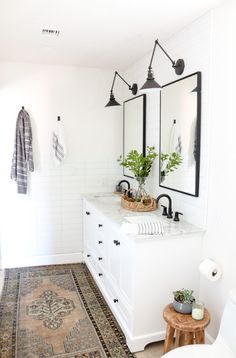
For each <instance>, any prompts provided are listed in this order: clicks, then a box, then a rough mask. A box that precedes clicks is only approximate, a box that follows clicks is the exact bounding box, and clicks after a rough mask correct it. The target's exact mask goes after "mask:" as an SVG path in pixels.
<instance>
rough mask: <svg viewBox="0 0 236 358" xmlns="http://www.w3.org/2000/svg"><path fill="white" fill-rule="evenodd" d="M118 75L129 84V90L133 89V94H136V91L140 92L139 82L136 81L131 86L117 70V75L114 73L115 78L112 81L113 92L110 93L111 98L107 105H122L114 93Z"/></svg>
mask: <svg viewBox="0 0 236 358" xmlns="http://www.w3.org/2000/svg"><path fill="white" fill-rule="evenodd" d="M116 76H119V77H120V78H121V79H122V81H124V82H125V83H126V84H127V86H128V87H129V90H130V91H132V93H133V95H134V96H135V95H136V93H137V92H138V85H137V83H134V84H133V85H132V86H130V85H129V84H128V82H126V81H125V80H124V78H123V77H121V75H119V73H118V72H117V71H115V75H114V78H113V82H112V86H111V93H110V99H109V102H108V103H107V104H106V105H105V107H111V106H120V103H118V102H117V101H116V99H115V97H114V94H113V87H114V84H115V80H116Z"/></svg>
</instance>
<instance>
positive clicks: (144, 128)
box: [123, 94, 146, 179]
mask: <svg viewBox="0 0 236 358" xmlns="http://www.w3.org/2000/svg"><path fill="white" fill-rule="evenodd" d="M139 97H143V156H144V157H145V155H146V94H141V95H139V96H136V97H133V98H130V99H128V100H126V101H124V102H123V159H124V157H125V103H127V102H129V101H134V100H135V99H137V98H139ZM123 176H125V177H127V178H132V179H133V178H134V177H132V176H130V175H127V174H125V167H123Z"/></svg>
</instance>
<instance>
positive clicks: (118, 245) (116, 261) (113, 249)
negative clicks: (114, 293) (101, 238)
mask: <svg viewBox="0 0 236 358" xmlns="http://www.w3.org/2000/svg"><path fill="white" fill-rule="evenodd" d="M106 236H107V237H106V239H107V243H108V251H109V263H108V273H109V276H110V278H111V280H112V281H113V285H115V286H116V287H117V288H118V287H119V285H120V265H121V252H122V240H121V236H120V235H118V234H117V233H116V232H115V230H114V229H113V228H111V227H110V230H109V232H107V235H106Z"/></svg>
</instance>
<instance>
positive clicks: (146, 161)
mask: <svg viewBox="0 0 236 358" xmlns="http://www.w3.org/2000/svg"><path fill="white" fill-rule="evenodd" d="M157 155H158V154H157V153H156V152H155V147H147V154H146V156H144V155H143V153H139V152H138V151H137V150H135V149H133V150H131V151H130V152H129V153H128V154H127V156H126V158H125V159H124V160H122V157H120V158H119V159H118V162H119V163H120V165H122V166H123V167H125V168H128V169H129V170H130V171H131V172H132V173H133V174H134V176H135V177H147V176H148V175H149V173H150V171H151V168H152V164H153V162H154V160H155V159H156V157H157Z"/></svg>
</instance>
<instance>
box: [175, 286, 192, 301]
mask: <svg viewBox="0 0 236 358" xmlns="http://www.w3.org/2000/svg"><path fill="white" fill-rule="evenodd" d="M173 295H174V299H175V300H176V301H177V302H180V303H193V302H194V301H195V297H194V296H193V290H188V289H184V288H182V290H177V291H174V292H173Z"/></svg>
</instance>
